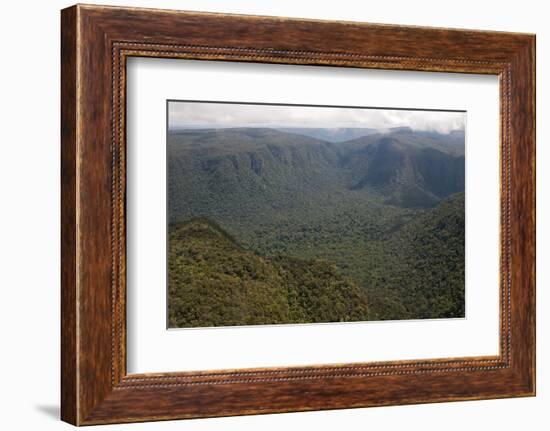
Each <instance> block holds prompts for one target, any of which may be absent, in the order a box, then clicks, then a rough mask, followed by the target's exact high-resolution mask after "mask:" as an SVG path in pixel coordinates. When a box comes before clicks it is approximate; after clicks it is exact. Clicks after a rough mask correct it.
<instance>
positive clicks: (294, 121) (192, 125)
mask: <svg viewBox="0 0 550 431" xmlns="http://www.w3.org/2000/svg"><path fill="white" fill-rule="evenodd" d="M465 122H466V113H465V112H462V111H460V112H458V111H429V110H404V109H390V108H365V107H358V108H349V107H345V108H341V107H325V106H299V105H258V104H245V103H242V104H240V103H223V102H185V101H181V102H180V101H169V103H168V128H169V129H171V130H175V129H230V128H231V129H233V128H272V129H293V128H303V129H309V128H311V129H315V128H318V129H332V130H341V129H371V130H377V131H379V132H384V131H387V130H391V129H396V128H410V129H411V130H414V131H432V132H438V133H445V134H446V133H450V132H452V131H457V130H458V131H464V129H465Z"/></svg>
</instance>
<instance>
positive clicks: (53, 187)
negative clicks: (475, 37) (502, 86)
mask: <svg viewBox="0 0 550 431" xmlns="http://www.w3.org/2000/svg"><path fill="white" fill-rule="evenodd" d="M102 3H104V4H118V5H131V6H144V7H162V8H172V9H187V10H203V11H217V12H232V13H247V14H260V15H281V16H293V17H307V18H321V19H338V20H356V21H368V22H379V23H391V24H412V25H428V26H438V27H456V28H476V29H487V30H505V31H520V32H532V33H537V48H538V49H537V57H538V58H537V64H538V66H537V76H538V79H537V92H538V97H537V117H538V124H537V141H538V151H537V152H538V172H537V180H538V205H537V208H538V210H537V211H538V216H537V217H538V241H537V243H538V246H537V248H538V297H537V301H538V306H537V311H538V319H537V325H538V331H537V332H538V347H537V353H538V396H537V397H536V398H524V399H509V400H495V401H476V402H460V403H445V404H433V405H418V406H406V407H384V408H371V409H356V410H341V411H328V412H310V413H293V414H284V415H267V416H249V417H237V418H222V419H206V420H194V421H184V422H181V421H175V422H163V423H154V424H134V425H122V426H117V427H112V426H106V427H99V428H96V429H103V428H104V429H118V430H122V429H134V430H142V429H143V430H153V429H154V430H172V429H178V430H259V429H261V430H279V429H315V430H332V429H346V430H356V429H357V430H359V429H361V430H363V429H366V428H368V429H371V430H376V429H388V430H394V429H395V430H397V429H407V430H423V431H429V430H438V431H439V430H442V429H444V430H466V429H478V428H481V427H488V428H490V429H498V430H501V431H505V430H517V429H530V430H543V429H548V426H549V423H550V413H549V410H550V408H549V406H550V373H549V368H550V365H549V360H550V359H549V358H550V355H549V345H550V343H549V341H548V339H549V334H550V332H549V329H548V325H549V318H548V314H546V315H545V314H544V311H546V312H547V311H548V309H550V297H549V295H548V294H546V293H545V292H544V290H545V287H546V285H547V284H548V282H549V277H550V272H549V271H548V269H547V268H545V265H544V262H545V261H546V262H548V260H549V259H550V255H549V253H550V249H549V247H550V232H549V229H548V224H545V223H544V220H545V219H548V218H549V217H550V193H548V192H547V191H546V190H547V187H548V186H550V170H548V169H545V167H547V166H548V164H549V163H550V151H549V150H548V148H547V147H546V145H545V143H546V142H547V141H548V139H549V133H550V127H549V126H548V122H547V121H546V120H545V119H548V118H549V117H550V100H549V99H548V97H549V96H550V93H549V91H548V90H549V85H550V78H549V77H550V67H549V66H550V64H549V54H548V53H549V52H550V27H549V26H548V18H550V13H549V12H548V11H547V10H545V3H546V2H544V1H540V0H538V1H537V0H523V1H513V2H512V1H504V0H501V1H485V2H482V1H479V0H474V1H470V0H460V1H455V2H444V1H441V0H439V1H422V0H415V1H407V0H402V1H377V2H366V1H365V2H361V1H357V0H355V1H354V0H338V1H330V2H329V1H325V2H320V1H313V0H309V1H306V0H301V1H300V0H263V1H260V0H256V1H245V0H226V1H223V0H200V1H199V0H181V1H168V0H161V1H153V0H149V1H144V0H141V1H140V0H130V1H122V0H120V1H117V2H110V1H102ZM70 4H71V3H70V2H66V1H60V0H50V1H19V2H17V1H11V2H4V3H3V4H2V12H1V15H0V32H1V36H2V37H1V39H0V40H1V41H2V62H1V64H0V75H1V79H0V103H1V105H0V106H1V109H2V111H1V113H0V118H1V119H2V121H1V123H0V137H1V139H0V193H1V195H0V196H1V202H2V205H1V207H0V262H1V264H0V289H1V290H0V292H1V295H2V297H1V299H0V321H1V322H0V323H1V325H0V328H1V332H0V335H1V346H2V347H0V373H1V374H0V405H1V406H2V408H1V409H0V427H1V428H2V429H6V430H19V429H24V430H34V429H36V430H41V431H42V430H44V431H45V430H57V429H69V428H70V426H69V425H66V424H63V423H61V422H59V421H58V419H57V417H58V410H59V402H58V399H59V265H60V263H59V218H60V216H59V88H60V84H59V81H60V80H59V10H60V9H61V8H63V7H66V6H69V5H70Z"/></svg>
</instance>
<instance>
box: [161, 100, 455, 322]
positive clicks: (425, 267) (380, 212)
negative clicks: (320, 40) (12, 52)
mask: <svg viewBox="0 0 550 431" xmlns="http://www.w3.org/2000/svg"><path fill="white" fill-rule="evenodd" d="M465 123H466V113H465V112H464V111H442V110H419V109H404V108H394V107H393V108H372V107H339V106H310V105H283V104H263V103H262V104H251V103H237V102H209V101H177V100H169V101H168V102H167V194H168V211H167V223H168V226H167V235H168V240H167V248H168V251H167V256H168V262H167V274H168V295H167V302H168V304H167V306H168V327H169V328H192V327H217V326H241V325H275V324H276V325H280V324H308V323H335V322H361V321H377V320H408V319H442V318H447V319H448V318H463V317H465V259H464V258H465V250H464V248H465V206H464V199H465Z"/></svg>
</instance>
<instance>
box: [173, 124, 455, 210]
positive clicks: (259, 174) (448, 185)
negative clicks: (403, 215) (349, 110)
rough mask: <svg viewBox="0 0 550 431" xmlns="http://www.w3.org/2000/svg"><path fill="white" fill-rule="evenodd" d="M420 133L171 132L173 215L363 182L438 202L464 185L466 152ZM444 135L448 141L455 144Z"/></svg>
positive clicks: (264, 205)
mask: <svg viewBox="0 0 550 431" xmlns="http://www.w3.org/2000/svg"><path fill="white" fill-rule="evenodd" d="M414 135H415V133H413V132H411V131H406V130H402V129H398V130H396V131H395V132H393V133H385V134H372V135H369V136H366V137H363V138H359V139H355V140H352V141H347V142H343V143H337V144H335V143H330V142H326V141H322V140H319V139H314V138H311V137H308V136H303V135H299V134H295V133H288V132H281V131H279V130H274V129H265V128H258V129H254V128H235V129H206V130H202V129H201V130H195V129H191V130H187V131H178V132H174V133H171V134H169V136H168V163H169V165H168V170H169V176H170V181H169V184H168V196H169V205H170V220H172V221H177V220H182V219H186V218H190V217H194V216H199V215H201V214H204V213H211V212H212V213H214V214H216V213H217V212H220V211H229V212H232V213H233V214H235V213H241V214H242V213H246V212H249V211H258V210H271V209H280V208H285V207H288V206H292V205H294V204H296V202H298V203H299V202H301V201H308V200H311V196H312V194H315V195H316V199H321V200H333V199H334V195H342V194H350V193H351V194H353V191H357V190H358V189H365V188H368V189H369V190H367V192H370V193H371V194H378V196H379V197H382V198H383V200H385V201H387V203H390V204H394V205H397V206H401V207H432V206H434V205H436V204H437V202H439V201H440V200H441V199H443V198H445V197H446V196H448V195H450V194H452V193H455V192H459V191H463V190H464V157H463V156H461V155H453V154H450V153H449V152H448V151H440V148H439V147H438V144H437V142H438V141H437V140H435V139H434V138H433V137H431V136H432V135H433V133H432V134H430V137H429V138H426V139H424V140H422V139H420V138H414V139H413V137H414ZM441 136H443V138H441V140H442V141H441V142H443V144H441V145H442V146H443V147H445V148H447V147H449V146H451V145H453V144H450V143H449V142H448V140H449V137H448V136H450V135H441ZM445 139H447V140H445ZM420 141H421V142H423V144H419V142H420ZM454 146H455V147H457V149H456V152H460V150H459V148H458V147H459V145H454ZM453 148H454V147H453ZM197 195H200V197H201V199H194V196H197ZM243 195H244V196H246V199H243V198H242V196H243Z"/></svg>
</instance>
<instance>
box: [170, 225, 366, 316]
mask: <svg viewBox="0 0 550 431" xmlns="http://www.w3.org/2000/svg"><path fill="white" fill-rule="evenodd" d="M169 244H170V248H169V271H168V274H169V297H170V301H169V308H168V320H169V326H170V327H194V326H233V325H260V324H281V323H287V324H288V323H322V322H340V321H356V320H369V318H368V303H367V297H366V293H365V291H364V290H363V289H361V288H360V287H359V286H358V285H357V284H356V283H354V282H353V280H351V279H350V278H349V277H345V276H343V275H341V274H340V273H339V271H338V269H337V267H336V265H334V264H330V263H328V262H326V261H322V260H311V261H307V260H303V259H296V258H289V257H283V256H279V257H275V258H268V257H263V256H259V255H257V254H255V253H253V252H251V251H248V250H246V249H245V248H243V247H242V246H241V245H239V244H238V243H237V242H236V241H235V239H234V238H232V237H231V236H230V235H228V234H227V233H226V232H224V230H223V229H222V228H221V227H219V226H218V225H216V224H215V223H213V222H211V221H209V220H207V219H193V220H190V221H187V222H184V223H178V224H173V225H171V226H170V241H169Z"/></svg>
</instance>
